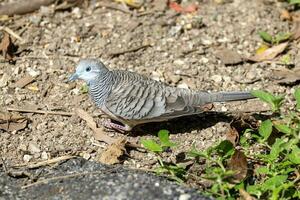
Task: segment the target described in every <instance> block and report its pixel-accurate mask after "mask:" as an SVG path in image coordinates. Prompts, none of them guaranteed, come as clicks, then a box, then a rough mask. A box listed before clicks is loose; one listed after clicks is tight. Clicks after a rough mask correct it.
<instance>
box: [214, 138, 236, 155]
mask: <svg viewBox="0 0 300 200" xmlns="http://www.w3.org/2000/svg"><path fill="white" fill-rule="evenodd" d="M215 150H217V152H218V153H220V154H221V155H223V156H229V155H232V154H233V152H234V146H233V144H232V143H231V142H230V141H228V140H224V141H222V142H220V144H219V145H217V146H216V147H215Z"/></svg>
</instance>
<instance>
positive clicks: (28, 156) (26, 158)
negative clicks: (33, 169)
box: [23, 154, 32, 162]
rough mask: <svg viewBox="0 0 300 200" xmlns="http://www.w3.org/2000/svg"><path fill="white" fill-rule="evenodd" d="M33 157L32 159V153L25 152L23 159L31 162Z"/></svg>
mask: <svg viewBox="0 0 300 200" xmlns="http://www.w3.org/2000/svg"><path fill="white" fill-rule="evenodd" d="M31 159H32V155H28V154H25V155H24V156H23V160H24V161H25V162H29V161H30V160H31Z"/></svg>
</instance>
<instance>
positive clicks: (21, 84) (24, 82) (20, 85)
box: [13, 75, 35, 88]
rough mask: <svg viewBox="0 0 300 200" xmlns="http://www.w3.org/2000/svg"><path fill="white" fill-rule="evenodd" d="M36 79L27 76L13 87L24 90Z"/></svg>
mask: <svg viewBox="0 0 300 200" xmlns="http://www.w3.org/2000/svg"><path fill="white" fill-rule="evenodd" d="M34 80H35V79H34V78H33V77H32V76H30V75H27V76H25V77H23V78H21V79H19V80H18V81H17V82H16V83H15V84H14V85H13V87H18V88H23V87H25V86H26V85H28V84H30V83H32V82H33V81H34Z"/></svg>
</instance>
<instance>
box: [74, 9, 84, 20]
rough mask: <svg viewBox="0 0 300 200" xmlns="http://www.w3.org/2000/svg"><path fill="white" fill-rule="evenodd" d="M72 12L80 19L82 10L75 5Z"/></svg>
mask: <svg viewBox="0 0 300 200" xmlns="http://www.w3.org/2000/svg"><path fill="white" fill-rule="evenodd" d="M72 14H74V15H75V17H76V18H77V19H80V18H81V17H82V13H81V10H80V9H79V8H78V7H75V8H74V9H73V10H72Z"/></svg>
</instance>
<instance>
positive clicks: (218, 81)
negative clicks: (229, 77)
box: [211, 75, 223, 83]
mask: <svg viewBox="0 0 300 200" xmlns="http://www.w3.org/2000/svg"><path fill="white" fill-rule="evenodd" d="M211 80H213V81H214V82H216V83H221V82H222V81H223V77H222V76H220V75H213V76H211Z"/></svg>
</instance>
